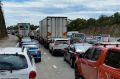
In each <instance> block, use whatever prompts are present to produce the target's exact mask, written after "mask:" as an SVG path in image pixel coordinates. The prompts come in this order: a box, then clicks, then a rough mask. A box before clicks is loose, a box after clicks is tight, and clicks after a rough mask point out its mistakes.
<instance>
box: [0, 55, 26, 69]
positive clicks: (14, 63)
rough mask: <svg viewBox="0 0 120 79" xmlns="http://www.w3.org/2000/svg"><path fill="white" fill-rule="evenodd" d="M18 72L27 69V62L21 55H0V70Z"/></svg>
mask: <svg viewBox="0 0 120 79" xmlns="http://www.w3.org/2000/svg"><path fill="white" fill-rule="evenodd" d="M11 68H12V70H19V69H25V68H28V64H27V60H26V58H25V56H23V55H17V54H16V55H13V54H4V55H3V54H2V55H0V70H8V69H11Z"/></svg>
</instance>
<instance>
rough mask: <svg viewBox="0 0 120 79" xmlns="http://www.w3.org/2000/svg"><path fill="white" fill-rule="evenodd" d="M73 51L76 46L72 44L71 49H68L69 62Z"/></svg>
mask: <svg viewBox="0 0 120 79" xmlns="http://www.w3.org/2000/svg"><path fill="white" fill-rule="evenodd" d="M73 51H74V46H73V45H71V46H70V50H69V51H68V61H69V62H70V61H71V54H73Z"/></svg>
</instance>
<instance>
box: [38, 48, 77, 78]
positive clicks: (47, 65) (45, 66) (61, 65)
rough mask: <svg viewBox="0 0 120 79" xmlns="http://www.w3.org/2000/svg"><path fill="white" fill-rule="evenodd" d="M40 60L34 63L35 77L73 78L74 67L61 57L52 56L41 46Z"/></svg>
mask: <svg viewBox="0 0 120 79" xmlns="http://www.w3.org/2000/svg"><path fill="white" fill-rule="evenodd" d="M41 51H42V61H41V62H40V63H36V68H37V72H38V74H37V78H36V79H75V78H74V69H72V68H71V67H70V66H69V64H68V63H66V62H64V60H63V57H60V56H52V55H51V54H50V53H49V51H48V50H47V49H45V48H44V47H43V46H41Z"/></svg>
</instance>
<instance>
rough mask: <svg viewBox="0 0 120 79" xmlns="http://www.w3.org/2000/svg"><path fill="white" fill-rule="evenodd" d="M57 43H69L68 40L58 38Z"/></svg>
mask: <svg viewBox="0 0 120 79" xmlns="http://www.w3.org/2000/svg"><path fill="white" fill-rule="evenodd" d="M55 44H69V41H68V40H57V41H55Z"/></svg>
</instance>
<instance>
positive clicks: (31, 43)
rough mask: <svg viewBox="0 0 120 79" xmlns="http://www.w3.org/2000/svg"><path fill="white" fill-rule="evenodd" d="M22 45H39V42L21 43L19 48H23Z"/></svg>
mask: <svg viewBox="0 0 120 79" xmlns="http://www.w3.org/2000/svg"><path fill="white" fill-rule="evenodd" d="M24 45H39V42H38V41H37V40H32V41H28V42H23V43H22V44H21V46H22V47H23V46H24Z"/></svg>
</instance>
